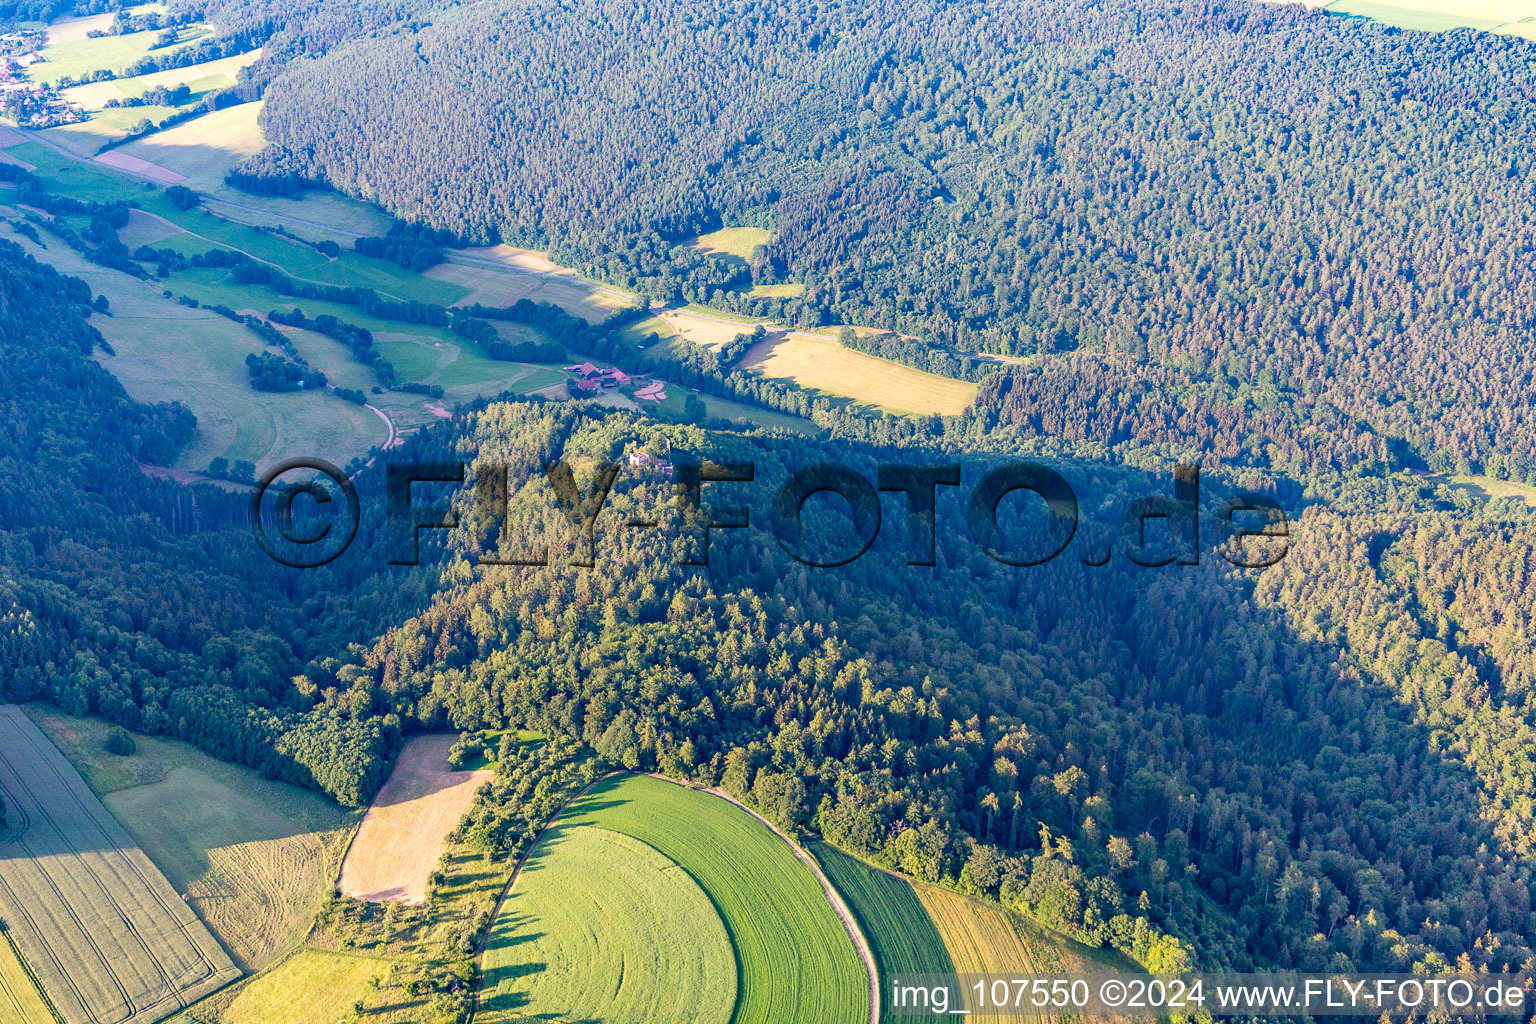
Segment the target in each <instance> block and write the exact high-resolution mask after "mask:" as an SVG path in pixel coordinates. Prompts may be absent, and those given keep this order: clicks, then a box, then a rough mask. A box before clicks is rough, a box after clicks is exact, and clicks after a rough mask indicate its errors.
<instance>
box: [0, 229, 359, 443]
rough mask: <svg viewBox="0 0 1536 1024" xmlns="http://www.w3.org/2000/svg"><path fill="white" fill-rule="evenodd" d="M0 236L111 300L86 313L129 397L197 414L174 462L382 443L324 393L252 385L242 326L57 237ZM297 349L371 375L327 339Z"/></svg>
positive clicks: (321, 362) (353, 408) (252, 340)
mask: <svg viewBox="0 0 1536 1024" xmlns="http://www.w3.org/2000/svg"><path fill="white" fill-rule="evenodd" d="M0 237H5V238H9V239H11V240H12V241H16V242H18V243H20V244H21V245H22V246H23V247H24V248H26V249H27V250H28V251H29V252H31V253H32V254H33V255H34V256H36V257H37V258H38V259H40V260H42V261H43V262H45V263H49V264H52V265H53V266H54V267H55V268H57V269H58V270H59V271H60V272H61V273H65V274H70V275H72V276H76V277H80V278H83V279H84V280H85V281H87V282H88V283H89V284H90V285H91V287H92V289H94V290H95V291H96V292H97V293H99V294H103V295H105V296H106V297H107V299H108V300H109V301H110V302H111V309H112V316H110V317H100V316H97V317H93V318H92V323H93V324H94V325H95V326H96V328H97V329H98V330H99V331H101V333H102V336H103V337H105V338H106V339H107V342H108V343H109V344H110V345H111V346H112V349H113V353H114V354H112V355H108V354H106V353H104V352H98V353H97V356H96V358H97V359H98V361H99V362H101V364H102V365H103V366H105V367H106V368H107V369H109V370H111V371H112V373H113V374H114V375H115V376H116V377H117V378H118V379H119V380H120V381H122V383H123V387H124V388H125V389H126V390H127V391H128V393H129V395H131V396H132V397H134V398H135V399H137V400H139V401H141V402H150V403H153V402H168V401H177V402H180V403H181V404H183V405H185V406H186V407H187V408H188V409H190V410H191V411H192V413H193V415H195V416H196V417H197V424H198V430H197V435H196V436H195V438H194V439H193V441H192V443H191V444H190V445H189V446H188V447H187V448H185V449H184V450H183V451H182V452H181V453H180V455H179V457H178V458H177V460H176V466H175V468H178V469H190V470H198V469H202V468H204V467H206V466H207V465H208V463H209V461H210V460H212V459H214V458H216V457H220V456H222V457H224V458H227V459H230V460H235V459H245V460H247V461H250V462H252V463H255V464H256V465H257V466H263V465H266V464H269V463H271V462H273V461H276V460H277V459H280V458H285V457H287V456H290V455H296V454H302V455H314V456H318V457H320V458H324V459H328V460H330V461H332V462H335V463H336V464H337V465H345V464H346V463H347V462H348V461H349V460H350V459H352V458H353V457H354V456H357V455H362V454H365V453H366V452H367V451H369V450H370V449H371V448H372V447H373V446H374V445H377V444H379V443H381V442H382V441H383V440H384V438H385V436H386V434H387V431H386V428H385V426H384V424H383V422H382V421H380V419H379V418H378V417H377V416H375V415H374V414H373V413H372V412H370V411H369V410H367V409H365V408H363V407H361V406H358V405H353V404H352V403H350V402H346V401H343V400H342V399H340V398H337V397H335V396H334V395H332V394H330V393H326V392H317V391H311V392H291V393H286V394H274V393H269V392H260V391H255V390H252V388H251V387H250V384H249V382H248V375H247V373H246V369H245V356H246V354H247V353H250V352H259V351H261V350H262V348H263V346H262V342H261V339H260V338H258V337H257V336H256V335H255V334H254V333H252V332H251V331H249V330H248V329H246V328H245V327H244V326H243V325H241V324H237V323H234V322H232V321H230V320H227V319H225V318H224V317H221V316H219V315H218V314H216V313H211V312H209V311H207V310H203V309H189V308H187V307H186V306H182V305H179V304H178V303H176V302H173V301H171V300H168V299H165V298H162V297H161V295H160V291H159V290H158V286H157V285H152V284H148V283H146V282H143V281H139V280H137V279H135V278H131V277H128V276H127V275H126V274H120V273H118V272H117V271H113V270H106V269H104V268H102V267H99V266H97V265H95V264H92V263H87V262H86V261H85V260H84V259H83V258H82V257H80V256H79V255H78V254H77V253H75V252H74V250H72V249H70V248H69V247H67V246H66V245H65V244H64V243H63V242H61V241H58V240H57V239H52V240H50V239H48V238H46V237H45V238H44V241H45V242H47V243H48V248H47V249H40V248H38V247H37V246H36V245H34V244H33V243H32V242H30V241H29V240H26V239H23V238H22V237H21V236H19V235H16V234H15V233H14V232H12V231H11V230H10V229H9V228H8V227H0ZM247 299H249V297H248V296H247ZM215 301H219V300H215ZM246 306H255V308H259V309H262V310H263V311H265V310H266V309H267V308H270V307H268V306H263V305H258V304H257V303H255V302H252V301H246V302H243V303H241V306H240V308H244V307H246ZM304 347H305V348H307V350H308V351H309V352H310V353H313V354H315V355H316V356H319V357H320V358H319V359H318V361H317V365H318V366H320V368H322V369H325V368H327V366H329V367H332V368H335V367H337V366H343V365H344V366H347V367H348V372H347V373H345V374H343V375H342V376H345V377H347V378H349V379H355V378H356V377H357V376H358V375H357V374H356V373H354V372H352V371H351V369H350V368H351V367H356V368H357V370H362V371H363V372H364V373H366V374H367V375H368V376H369V377H371V376H372V373H371V371H367V370H365V369H364V368H362V367H358V366H357V364H356V363H355V361H353V360H352V359H351V356H350V354H349V353H347V352H346V350H345V349H344V348H343V347H342V346H341V345H339V344H337V343H335V342H332V341H330V340H329V339H319V340H313V339H311V340H308V341H306V343H305V346H304ZM358 382H359V383H361V381H358ZM368 383H369V386H371V385H372V383H373V381H371V380H370V381H368Z"/></svg>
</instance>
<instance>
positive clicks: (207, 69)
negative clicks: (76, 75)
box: [63, 49, 261, 120]
mask: <svg viewBox="0 0 1536 1024" xmlns="http://www.w3.org/2000/svg"><path fill="white" fill-rule="evenodd" d="M260 58H261V50H259V49H257V50H252V51H251V52H250V53H242V54H237V55H236V56H233V57H222V58H220V59H219V60H211V61H207V62H206V63H203V64H193V65H190V66H189V67H184V68H171V69H169V70H167V71H154V72H151V73H150V74H147V75H139V76H138V77H137V78H116V79H112V80H110V81H106V82H88V83H87V84H85V85H76V86H72V87H71V88H68V89H65V90H64V93H63V96H64V98H65V99H66V100H68V101H69V102H71V103H78V104H79V105H80V106H82V107H84V108H85V109H86V110H90V111H99V110H101V109H102V108H104V107H105V106H106V105H107V102H108V101H109V100H124V99H130V98H132V97H135V96H142V95H144V94H145V93H146V92H148V91H149V90H151V89H153V88H156V87H157V86H162V85H163V86H165V87H166V88H168V89H174V88H175V87H176V86H178V85H185V86H187V87H188V88H190V89H191V90H192V93H193V95H194V97H195V96H196V95H197V94H199V93H203V92H206V91H208V90H209V89H224V88H228V87H229V86H232V85H234V84H235V78H236V76H237V75H239V73H240V69H241V68H243V67H247V66H249V65H251V64H254V63H256V61H257V60H259V59H260ZM120 109H124V110H127V111H130V112H131V111H134V110H142V109H144V108H142V107H125V108H120ZM145 116H148V115H145ZM151 120H153V118H151Z"/></svg>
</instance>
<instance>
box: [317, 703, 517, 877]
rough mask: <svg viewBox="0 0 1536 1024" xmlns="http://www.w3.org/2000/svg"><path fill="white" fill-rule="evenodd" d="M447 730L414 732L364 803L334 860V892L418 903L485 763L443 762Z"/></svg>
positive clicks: (486, 774)
mask: <svg viewBox="0 0 1536 1024" xmlns="http://www.w3.org/2000/svg"><path fill="white" fill-rule="evenodd" d="M457 739H458V737H457V736H454V735H451V734H449V735H437V736H417V737H416V738H415V739H412V740H411V741H410V742H409V743H407V744H406V745H405V749H404V750H403V751H402V752H401V753H400V758H399V760H398V761H396V762H395V768H394V771H392V772H391V773H390V776H389V781H388V782H386V783H384V788H383V789H381V790H379V795H378V796H377V797H375V798H374V801H373V805H372V806H371V807H369V808H368V813H367V815H365V816H364V818H363V823H362V825H361V826H360V827H359V828H358V830H357V837H356V838H355V839H353V840H352V846H351V848H350V849H348V850H347V857H346V860H345V861H343V862H342V865H341V883H340V888H341V892H342V895H344V896H352V897H355V898H357V899H361V900H369V901H371V902H375V903H384V902H396V903H407V904H412V905H415V904H419V903H423V902H425V901H426V898H427V883H428V879H429V878H430V876H431V874H432V872H433V870H434V869H435V868H436V867H437V863H438V860H439V859H440V858H441V857H442V855H443V851H445V850H446V849H447V848H448V834H449V833H450V832H452V831H453V830H454V829H455V828H456V827H457V826H458V824H459V822H461V821H463V820H464V815H466V814H468V813H469V809H470V807H471V806H472V805H473V804H474V802H475V790H476V789H478V788H480V785H481V783H484V782H489V781H490V780H491V777H492V776H493V774H494V773H493V772H490V771H472V772H470V771H466V772H456V771H452V770H451V769H449V767H448V751H449V750H451V749H452V748H453V744H454V742H455V741H456V740H457Z"/></svg>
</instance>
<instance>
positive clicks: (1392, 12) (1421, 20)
mask: <svg viewBox="0 0 1536 1024" xmlns="http://www.w3.org/2000/svg"><path fill="white" fill-rule="evenodd" d="M1323 9H1324V10H1326V11H1327V12H1328V13H1330V14H1340V15H1349V16H1353V17H1358V18H1370V19H1372V20H1373V21H1379V22H1382V23H1383V24H1386V25H1392V26H1395V27H1397V28H1406V29H1419V30H1421V31H1427V32H1443V31H1446V30H1448V29H1453V28H1475V29H1482V30H1484V31H1487V32H1503V33H1509V34H1511V35H1521V36H1526V37H1529V36H1530V34H1531V32H1532V31H1533V30H1536V25H1533V24H1532V19H1536V3H1533V2H1531V0H1336V2H1334V3H1330V4H1327V5H1326V6H1324V8H1323Z"/></svg>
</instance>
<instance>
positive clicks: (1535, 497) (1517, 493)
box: [1432, 474, 1536, 505]
mask: <svg viewBox="0 0 1536 1024" xmlns="http://www.w3.org/2000/svg"><path fill="white" fill-rule="evenodd" d="M1432 479H1434V480H1435V481H1436V482H1440V483H1448V484H1449V485H1450V486H1451V487H1457V488H1460V489H1461V490H1464V491H1467V492H1469V493H1470V494H1472V495H1473V496H1475V497H1478V498H1483V499H1488V498H1516V499H1518V500H1520V501H1523V502H1525V503H1526V504H1527V505H1536V487H1531V486H1528V485H1526V484H1523V483H1517V482H1515V481H1514V480H1495V479H1494V478H1493V477H1491V476H1468V475H1464V474H1463V475H1457V476H1452V477H1450V478H1448V479H1447V478H1446V477H1434V478H1432Z"/></svg>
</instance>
